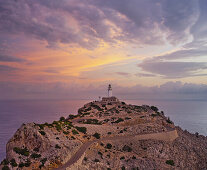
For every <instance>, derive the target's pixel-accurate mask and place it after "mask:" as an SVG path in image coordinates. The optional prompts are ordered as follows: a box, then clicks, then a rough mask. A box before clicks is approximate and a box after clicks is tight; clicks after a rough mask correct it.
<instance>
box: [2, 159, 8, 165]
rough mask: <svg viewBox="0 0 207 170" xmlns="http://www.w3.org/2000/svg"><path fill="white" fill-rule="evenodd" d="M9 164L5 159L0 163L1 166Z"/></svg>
mask: <svg viewBox="0 0 207 170" xmlns="http://www.w3.org/2000/svg"><path fill="white" fill-rule="evenodd" d="M8 164H9V161H8V160H7V159H4V160H3V161H2V162H1V165H8Z"/></svg>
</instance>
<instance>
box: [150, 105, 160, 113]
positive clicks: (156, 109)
mask: <svg viewBox="0 0 207 170" xmlns="http://www.w3.org/2000/svg"><path fill="white" fill-rule="evenodd" d="M150 108H151V109H152V110H153V111H155V112H158V110H159V109H158V108H157V107H155V106H151V107H150Z"/></svg>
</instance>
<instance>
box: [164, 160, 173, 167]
mask: <svg viewBox="0 0 207 170" xmlns="http://www.w3.org/2000/svg"><path fill="white" fill-rule="evenodd" d="M165 163H166V164H168V165H171V166H174V165H175V163H174V161H173V160H167V161H166V162H165Z"/></svg>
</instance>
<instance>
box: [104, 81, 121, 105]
mask: <svg viewBox="0 0 207 170" xmlns="http://www.w3.org/2000/svg"><path fill="white" fill-rule="evenodd" d="M107 90H108V97H103V98H102V100H101V103H102V104H115V103H118V102H119V99H117V98H116V97H115V96H112V87H111V84H109V85H108V89H107Z"/></svg>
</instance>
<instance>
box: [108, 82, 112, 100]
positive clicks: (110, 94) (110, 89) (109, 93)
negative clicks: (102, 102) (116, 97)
mask: <svg viewBox="0 0 207 170" xmlns="http://www.w3.org/2000/svg"><path fill="white" fill-rule="evenodd" d="M108 97H112V87H111V84H109V86H108Z"/></svg>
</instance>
